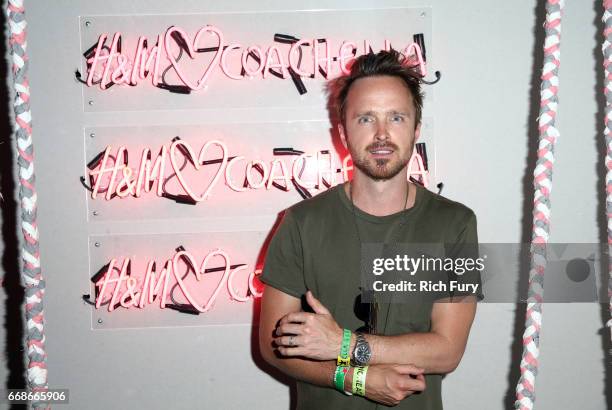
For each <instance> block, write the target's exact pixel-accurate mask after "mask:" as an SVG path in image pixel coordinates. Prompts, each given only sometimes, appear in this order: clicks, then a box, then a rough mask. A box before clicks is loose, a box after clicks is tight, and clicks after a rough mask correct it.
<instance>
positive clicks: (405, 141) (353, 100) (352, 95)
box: [338, 76, 421, 180]
mask: <svg viewBox="0 0 612 410" xmlns="http://www.w3.org/2000/svg"><path fill="white" fill-rule="evenodd" d="M415 114H416V110H415V108H414V104H413V102H412V94H411V93H410V91H409V90H408V88H407V87H406V85H405V84H404V82H403V81H402V80H401V79H400V78H396V77H391V76H377V77H366V78H361V79H359V80H357V81H355V82H354V83H353V84H352V86H351V88H350V90H349V92H348V95H347V98H346V105H345V117H344V118H345V120H344V124H340V125H339V127H338V128H339V131H340V137H341V138H342V142H343V144H344V146H345V147H347V148H348V150H349V152H350V154H351V157H352V159H353V164H354V166H355V167H356V168H357V169H358V170H360V171H361V172H363V173H364V174H366V175H367V176H369V177H370V178H372V179H374V180H387V179H390V178H393V177H394V176H396V175H397V174H398V173H399V172H400V171H401V170H402V169H404V167H405V166H406V165H407V164H408V161H409V160H410V157H411V155H412V149H413V148H414V143H415V141H416V139H418V137H419V134H420V131H421V127H420V124H419V125H418V127H417V128H416V129H415V119H416V118H415Z"/></svg>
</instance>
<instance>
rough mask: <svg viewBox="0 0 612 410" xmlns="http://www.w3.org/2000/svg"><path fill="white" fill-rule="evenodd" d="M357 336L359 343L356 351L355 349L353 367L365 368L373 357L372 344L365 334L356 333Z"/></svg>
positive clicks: (352, 360) (356, 344)
mask: <svg viewBox="0 0 612 410" xmlns="http://www.w3.org/2000/svg"><path fill="white" fill-rule="evenodd" d="M355 336H356V337H357V342H356V343H355V349H353V354H352V357H351V365H353V366H365V365H366V364H368V362H369V361H370V358H371V357H372V350H370V344H369V343H368V341H367V340H366V338H365V336H364V335H363V333H359V332H356V333H355Z"/></svg>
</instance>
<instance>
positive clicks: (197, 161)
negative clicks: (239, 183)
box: [170, 140, 227, 202]
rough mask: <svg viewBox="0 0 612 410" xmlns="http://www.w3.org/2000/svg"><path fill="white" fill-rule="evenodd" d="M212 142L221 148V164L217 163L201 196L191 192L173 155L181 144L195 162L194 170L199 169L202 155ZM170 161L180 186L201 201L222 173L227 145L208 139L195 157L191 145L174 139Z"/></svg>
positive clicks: (208, 193)
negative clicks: (215, 169)
mask: <svg viewBox="0 0 612 410" xmlns="http://www.w3.org/2000/svg"><path fill="white" fill-rule="evenodd" d="M213 144H214V145H217V146H219V147H220V148H221V151H222V153H223V160H222V161H221V164H220V165H219V168H218V169H217V172H216V173H215V176H214V177H213V179H212V180H211V181H210V184H208V187H207V188H206V190H205V191H204V193H203V194H202V195H201V196H198V195H196V194H195V193H194V192H193V190H192V189H191V187H190V186H189V184H188V183H187V181H186V180H185V177H184V176H183V174H182V173H181V167H180V165H178V164H177V158H176V155H175V154H176V151H177V149H178V148H177V147H178V146H179V145H182V146H183V148H184V149H185V150H186V151H187V154H189V157H191V160H192V162H193V163H194V164H195V169H196V171H199V170H200V169H201V168H202V167H203V166H204V165H202V162H203V161H204V156H205V154H206V151H207V150H208V147H210V146H211V145H213ZM179 152H180V151H179ZM181 154H182V155H185V154H183V153H182V152H181ZM170 162H171V163H172V168H173V169H174V173H175V174H176V177H177V178H178V181H179V183H180V184H181V187H183V189H184V190H185V192H187V195H189V196H190V197H191V198H192V199H193V200H194V201H196V202H201V201H203V200H205V199H206V198H208V196H209V195H210V191H211V190H212V188H213V187H214V186H215V184H216V183H217V181H218V180H219V178H220V177H221V175H222V174H223V170H224V168H225V165H226V164H227V147H226V145H225V144H224V143H223V142H221V141H218V140H210V141H208V142H207V143H206V144H204V146H203V147H202V149H201V150H200V155H198V157H197V158H196V156H195V154H194V152H193V149H192V148H191V145H189V143H187V142H185V141H183V140H176V141H174V142H173V143H172V145H171V146H170Z"/></svg>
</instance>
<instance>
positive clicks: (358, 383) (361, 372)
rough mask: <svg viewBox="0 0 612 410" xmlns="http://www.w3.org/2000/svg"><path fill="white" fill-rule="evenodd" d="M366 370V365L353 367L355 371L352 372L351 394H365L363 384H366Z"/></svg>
mask: <svg viewBox="0 0 612 410" xmlns="http://www.w3.org/2000/svg"><path fill="white" fill-rule="evenodd" d="M367 372H368V366H363V367H362V366H359V367H355V372H354V373H353V394H356V395H357V396H364V397H365V394H366V391H365V384H366V373H367Z"/></svg>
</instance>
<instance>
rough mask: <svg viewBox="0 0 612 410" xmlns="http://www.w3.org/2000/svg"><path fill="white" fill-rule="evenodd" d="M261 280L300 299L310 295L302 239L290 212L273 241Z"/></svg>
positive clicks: (284, 215)
mask: <svg viewBox="0 0 612 410" xmlns="http://www.w3.org/2000/svg"><path fill="white" fill-rule="evenodd" d="M260 280H261V281H262V282H264V283H265V284H266V285H270V286H272V287H274V288H276V289H278V290H280V291H282V292H285V293H287V294H289V295H291V296H295V297H297V298H300V297H301V296H302V295H304V294H305V293H306V285H305V283H304V256H303V252H302V239H301V236H300V230H299V227H298V225H297V222H296V221H295V219H294V217H293V214H292V213H291V210H290V209H287V210H285V212H284V214H283V216H282V219H281V221H280V224H279V225H278V228H277V229H276V232H275V233H274V236H273V237H272V239H271V240H270V244H269V246H268V251H267V253H266V258H265V261H264V267H263V272H262V274H261V276H260Z"/></svg>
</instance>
